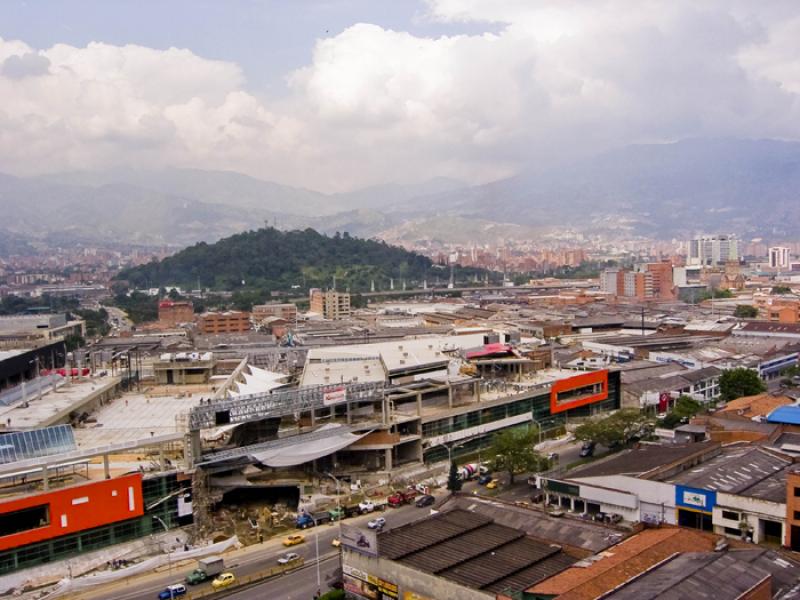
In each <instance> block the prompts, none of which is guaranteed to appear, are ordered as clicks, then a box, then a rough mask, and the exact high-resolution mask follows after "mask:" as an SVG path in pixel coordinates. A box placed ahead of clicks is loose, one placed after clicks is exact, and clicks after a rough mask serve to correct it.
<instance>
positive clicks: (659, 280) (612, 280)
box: [600, 262, 675, 300]
mask: <svg viewBox="0 0 800 600" xmlns="http://www.w3.org/2000/svg"><path fill="white" fill-rule="evenodd" d="M674 287H675V284H674V281H673V268H672V264H671V263H669V262H657V263H645V264H642V265H639V266H638V267H637V268H636V270H633V271H624V270H622V269H617V268H612V269H606V270H605V271H603V272H602V273H600V291H602V292H606V293H608V294H614V295H615V296H623V297H626V298H638V299H639V300H648V299H657V300H672V299H673V298H674V297H675V296H674V294H673V289H674Z"/></svg>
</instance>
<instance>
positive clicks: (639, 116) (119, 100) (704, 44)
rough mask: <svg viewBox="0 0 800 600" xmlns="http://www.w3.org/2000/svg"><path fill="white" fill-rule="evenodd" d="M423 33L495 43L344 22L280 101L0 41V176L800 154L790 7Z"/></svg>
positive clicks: (590, 6)
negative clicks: (638, 147)
mask: <svg viewBox="0 0 800 600" xmlns="http://www.w3.org/2000/svg"><path fill="white" fill-rule="evenodd" d="M424 18H427V19H430V20H433V21H441V22H448V23H454V24H457V23H467V22H469V23H472V24H475V23H482V22H483V23H487V24H489V23H490V24H491V30H492V32H491V33H488V32H487V33H484V34H481V35H450V36H442V37H436V38H426V37H419V36H415V35H413V34H411V33H409V32H404V31H394V30H391V29H386V28H382V27H379V26H377V25H373V24H368V23H354V24H353V25H352V26H351V27H349V28H347V29H345V30H344V31H342V32H340V33H339V34H338V35H335V36H331V37H327V38H324V39H320V40H318V41H317V43H316V45H315V47H314V48H313V52H312V58H311V61H310V62H309V64H307V65H306V66H304V67H303V68H301V69H298V70H296V71H294V72H292V73H287V88H286V93H285V96H284V97H282V98H279V99H271V100H265V99H264V98H261V97H259V95H258V94H256V93H254V92H253V91H252V90H249V89H248V85H247V81H246V79H245V76H244V74H243V72H242V70H241V69H240V68H239V67H238V66H237V65H235V64H232V63H229V62H223V61H215V60H209V59H206V58H203V57H201V56H198V55H196V54H194V53H193V52H191V51H190V50H185V49H175V48H170V49H167V50H156V49H151V48H146V47H142V46H135V45H126V46H113V45H110V44H102V43H91V44H89V45H87V46H86V47H82V48H79V47H73V46H68V45H64V44H57V45H55V46H53V47H51V48H47V49H34V48H31V47H29V46H28V45H27V44H25V43H24V41H15V40H2V39H0V97H2V98H3V103H2V104H0V171H8V172H12V173H19V174H30V173H39V172H46V171H58V170H65V169H92V168H103V167H110V166H118V165H132V166H139V167H148V166H169V165H174V166H195V167H201V168H221V169H233V170H239V171H243V172H247V173H249V174H252V175H254V176H257V177H261V178H264V179H273V180H276V181H280V182H283V183H290V184H294V185H303V186H307V187H312V188H317V189H325V190H340V189H348V188H352V187H357V186H360V185H367V184H371V183H376V182H381V181H404V180H421V179H424V178H427V177H432V176H437V175H448V176H453V177H459V178H463V179H465V180H468V181H475V182H477V181H485V180H488V179H492V178H496V177H501V176H504V175H508V174H511V173H514V172H516V171H517V170H519V169H522V168H524V167H525V166H526V165H528V164H542V163H544V164H546V163H549V162H553V161H557V160H563V159H566V158H569V157H571V156H579V155H582V154H587V153H591V152H596V151H599V150H603V149H605V148H609V147H613V146H619V145H623V144H627V143H635V142H648V141H666V140H674V139H679V138H682V137H689V136H742V137H780V138H783V139H798V138H800V102H798V97H799V96H800V66H798V65H800V62H798V60H797V58H796V57H797V56H798V53H799V52H800V42H798V40H800V7H797V5H796V3H794V2H787V1H780V0H778V1H776V2H773V3H768V4H767V5H765V6H762V5H761V4H757V3H753V2H749V1H746V0H730V1H723V0H709V2H703V3H697V2H690V1H688V0H675V1H674V2H669V3H664V2H654V1H651V0H642V1H641V2H634V3H632V2H628V1H627V0H626V1H623V0H593V1H591V2H589V1H583V0H559V1H555V0H554V1H542V2H529V1H527V0H497V1H495V2H484V1H482V0H429V2H428V12H427V14H426V15H425V17H424ZM487 27H488V25H487ZM471 30H474V27H472V28H471Z"/></svg>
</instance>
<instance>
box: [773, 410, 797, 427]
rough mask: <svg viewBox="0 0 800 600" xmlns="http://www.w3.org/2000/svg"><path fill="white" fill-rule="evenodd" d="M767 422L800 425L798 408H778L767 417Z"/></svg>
mask: <svg viewBox="0 0 800 600" xmlns="http://www.w3.org/2000/svg"><path fill="white" fill-rule="evenodd" d="M767 422H768V423H784V424H786V425H800V406H779V407H778V408H776V409H775V410H773V411H772V412H771V413H769V414H768V415H767Z"/></svg>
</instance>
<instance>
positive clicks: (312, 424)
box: [311, 408, 317, 427]
mask: <svg viewBox="0 0 800 600" xmlns="http://www.w3.org/2000/svg"><path fill="white" fill-rule="evenodd" d="M316 424H317V419H316V417H315V416H314V409H313V408H312V409H311V426H312V427H314V425H316Z"/></svg>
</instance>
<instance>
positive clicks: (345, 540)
mask: <svg viewBox="0 0 800 600" xmlns="http://www.w3.org/2000/svg"><path fill="white" fill-rule="evenodd" d="M341 526H342V537H341V542H342V547H343V548H347V549H348V550H350V551H351V552H358V553H359V554H366V555H367V556H375V557H377V556H378V532H377V531H375V530H374V529H368V528H366V527H356V526H355V525H348V524H346V523H341Z"/></svg>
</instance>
